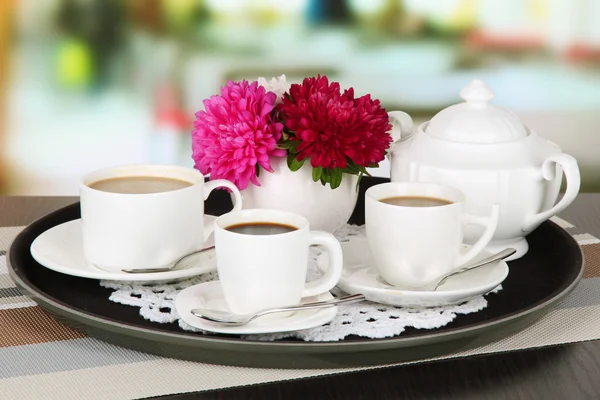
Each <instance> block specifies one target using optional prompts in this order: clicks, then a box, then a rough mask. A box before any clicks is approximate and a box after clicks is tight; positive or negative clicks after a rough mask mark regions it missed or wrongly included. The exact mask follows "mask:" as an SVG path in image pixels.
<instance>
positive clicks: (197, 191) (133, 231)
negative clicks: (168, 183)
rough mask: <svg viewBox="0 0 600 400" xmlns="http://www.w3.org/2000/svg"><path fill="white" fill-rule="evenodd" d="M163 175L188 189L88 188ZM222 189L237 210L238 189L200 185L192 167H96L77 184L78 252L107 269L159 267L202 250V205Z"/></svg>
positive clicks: (206, 232)
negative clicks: (231, 197)
mask: <svg viewBox="0 0 600 400" xmlns="http://www.w3.org/2000/svg"><path fill="white" fill-rule="evenodd" d="M140 176H144V177H162V178H171V179H177V180H180V181H184V182H187V183H189V184H190V186H187V187H184V188H182V189H177V190H171V191H164V192H159V193H145V194H143V193H136V194H128V193H114V192H109V191H103V190H98V189H93V188H91V187H90V185H92V184H93V183H95V182H98V181H102V180H105V179H112V178H125V177H140ZM218 187H226V188H228V189H230V190H231V191H232V192H233V194H234V195H235V206H234V210H239V209H241V207H242V198H241V195H240V192H239V190H238V189H237V187H236V186H235V185H234V184H233V183H231V182H230V181H227V180H213V181H209V182H207V183H205V182H204V176H202V174H201V173H200V172H198V171H196V170H194V169H190V168H184V167H178V166H169V165H127V166H117V167H110V168H105V169H101V170H98V171H94V172H91V173H89V174H87V175H85V176H84V177H83V178H82V180H81V182H80V196H81V198H80V201H81V226H82V232H81V233H82V241H83V254H84V257H85V259H86V260H87V261H88V262H89V263H90V264H93V265H94V266H96V267H98V268H100V269H103V270H106V271H120V270H123V269H145V268H161V267H168V266H170V265H172V264H173V263H174V262H175V261H176V260H177V259H178V258H180V257H181V256H183V255H185V254H188V253H191V252H193V251H196V250H200V249H202V248H203V245H204V243H205V242H206V240H207V239H208V238H209V236H210V235H211V234H212V232H213V230H214V224H210V225H209V226H204V201H205V200H206V199H207V198H208V195H209V194H210V192H211V191H212V190H213V189H215V188H218Z"/></svg>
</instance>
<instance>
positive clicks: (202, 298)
mask: <svg viewBox="0 0 600 400" xmlns="http://www.w3.org/2000/svg"><path fill="white" fill-rule="evenodd" d="M331 299H333V296H332V295H331V293H329V292H327V293H323V294H320V295H318V296H314V297H306V298H304V299H302V303H310V302H313V301H326V300H331ZM175 308H176V309H177V314H179V317H180V318H181V319H182V320H183V321H185V322H186V323H188V324H189V325H191V326H193V327H195V328H198V329H202V330H205V331H210V332H217V333H227V334H234V335H248V334H257V333H274V332H291V331H299V330H302V329H309V328H314V327H316V326H321V325H324V324H326V323H328V322H329V321H331V320H332V319H333V318H334V317H335V315H336V314H337V307H335V306H334V307H329V308H322V309H316V310H303V311H296V312H293V313H290V314H283V313H282V314H271V315H265V316H264V317H259V318H257V319H255V320H253V321H250V322H249V323H247V324H246V325H241V326H226V325H219V324H215V323H211V322H209V321H205V320H203V319H201V318H198V317H195V316H193V315H192V314H191V313H190V310H192V309H193V308H208V309H217V310H225V311H229V307H227V303H226V302H225V298H224V297H223V290H222V289H221V283H220V282H219V281H211V282H206V283H199V284H197V285H194V286H190V287H189V288H187V289H184V290H182V291H181V292H179V294H178V295H177V297H176V298H175Z"/></svg>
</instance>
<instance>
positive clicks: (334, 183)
mask: <svg viewBox="0 0 600 400" xmlns="http://www.w3.org/2000/svg"><path fill="white" fill-rule="evenodd" d="M342 175H343V173H342V169H341V168H335V169H334V170H333V171H332V173H331V180H330V181H329V184H330V185H331V188H332V189H335V188H337V187H339V186H340V185H341V184H342Z"/></svg>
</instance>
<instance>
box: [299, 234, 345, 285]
mask: <svg viewBox="0 0 600 400" xmlns="http://www.w3.org/2000/svg"><path fill="white" fill-rule="evenodd" d="M310 236H311V237H310V244H309V245H310V246H318V245H320V246H324V247H325V248H326V249H327V252H328V253H329V265H328V266H327V269H325V272H324V273H323V276H321V277H320V278H319V279H316V280H314V281H310V282H307V283H306V284H305V286H304V291H303V292H302V297H311V296H317V295H319V294H322V293H325V292H328V291H330V290H331V289H332V288H333V287H334V286H335V285H337V283H338V281H339V280H340V278H341V277H342V268H343V266H344V265H343V258H342V257H343V256H342V246H341V245H340V242H338V240H337V239H336V238H335V236H333V235H332V234H331V233H328V232H323V231H311V232H310Z"/></svg>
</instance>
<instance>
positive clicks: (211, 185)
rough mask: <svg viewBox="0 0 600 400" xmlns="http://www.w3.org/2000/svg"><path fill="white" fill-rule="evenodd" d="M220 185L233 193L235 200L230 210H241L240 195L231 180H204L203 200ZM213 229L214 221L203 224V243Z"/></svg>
mask: <svg viewBox="0 0 600 400" xmlns="http://www.w3.org/2000/svg"><path fill="white" fill-rule="evenodd" d="M220 187H225V188H227V189H229V190H231V192H232V193H233V196H234V198H235V201H234V203H233V210H231V211H239V210H241V209H242V195H241V193H240V190H239V189H238V188H237V186H235V185H234V184H233V183H232V182H230V181H228V180H226V179H215V180H214V181H208V182H205V183H204V200H205V201H206V199H208V196H209V195H210V192H212V191H213V190H215V189H217V188H220ZM214 230H215V223H214V222H211V223H208V224H206V225H204V243H206V242H207V241H208V239H209V238H210V236H211V235H212V234H213V232H214Z"/></svg>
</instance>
